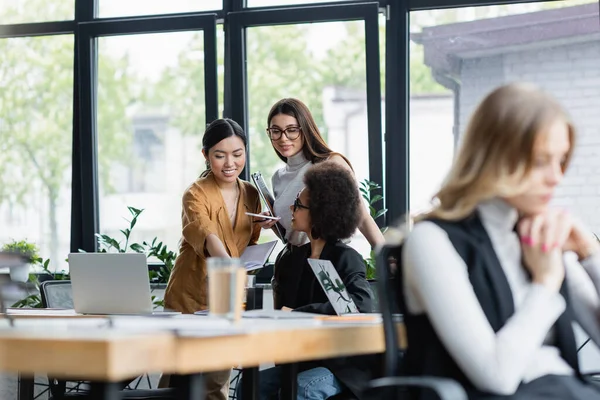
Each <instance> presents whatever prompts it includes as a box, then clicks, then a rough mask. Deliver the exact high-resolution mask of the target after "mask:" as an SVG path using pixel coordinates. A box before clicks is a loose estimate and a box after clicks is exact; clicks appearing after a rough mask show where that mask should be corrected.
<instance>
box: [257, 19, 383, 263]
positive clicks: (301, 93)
mask: <svg viewBox="0 0 600 400" xmlns="http://www.w3.org/2000/svg"><path fill="white" fill-rule="evenodd" d="M364 35H365V33H364V22H362V21H360V22H328V23H318V24H310V25H309V24H307V25H280V26H264V27H254V28H249V29H248V30H247V46H248V78H247V79H248V104H249V119H250V126H249V131H250V132H249V133H250V157H251V158H250V165H251V171H252V172H256V171H260V172H261V173H262V174H263V176H264V177H265V180H266V181H267V182H268V183H269V184H270V179H271V176H272V175H273V173H274V172H275V171H276V170H277V169H278V168H281V167H282V166H283V163H282V162H281V161H280V160H279V158H278V157H277V155H276V153H275V151H274V150H273V147H272V145H271V142H270V140H269V138H268V137H267V135H266V132H265V129H266V127H267V121H266V119H267V115H268V113H269V110H270V108H271V106H272V105H273V104H274V103H275V102H276V101H278V100H280V99H282V98H284V97H295V98H298V99H300V100H301V101H303V102H304V103H305V104H306V105H307V106H308V107H309V109H310V110H311V112H312V114H313V116H314V118H315V119H316V122H317V125H318V126H319V128H320V130H321V133H322V134H323V136H324V137H325V140H326V141H327V143H328V144H329V146H330V147H331V148H332V149H333V150H334V151H337V152H340V153H342V154H344V155H345V156H346V157H348V158H349V160H350V161H351V163H352V165H353V167H354V171H355V173H356V176H357V179H358V180H359V181H362V180H363V179H366V178H368V176H369V154H368V151H367V150H366V149H368V147H369V145H368V133H367V132H368V126H367V103H366V70H365V40H364ZM332 66H333V67H332ZM339 66H343V68H340V67H339ZM378 183H381V182H378ZM270 233H271V232H270V231H267V232H263V236H265V237H266V236H267V235H268V234H270ZM352 243H353V244H352V245H353V246H354V247H356V248H357V249H359V251H361V252H362V253H363V254H368V252H369V250H370V247H369V245H368V243H367V242H366V240H365V239H364V238H363V237H362V235H360V233H357V235H355V237H354V238H353V241H352Z"/></svg>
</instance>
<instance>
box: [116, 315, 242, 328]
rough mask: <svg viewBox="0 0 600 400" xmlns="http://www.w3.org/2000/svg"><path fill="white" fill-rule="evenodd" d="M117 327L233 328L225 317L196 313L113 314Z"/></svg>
mask: <svg viewBox="0 0 600 400" xmlns="http://www.w3.org/2000/svg"><path fill="white" fill-rule="evenodd" d="M110 320H111V321H112V326H113V327H115V328H122V329H131V330H138V329H141V330H144V331H150V330H154V331H172V330H177V331H179V330H204V331H210V330H219V331H220V330H228V329H233V327H232V324H231V322H229V321H228V320H226V319H224V318H212V317H198V316H194V315H185V314H182V315H181V316H173V317H171V318H154V317H152V316H147V317H145V316H111V317H110Z"/></svg>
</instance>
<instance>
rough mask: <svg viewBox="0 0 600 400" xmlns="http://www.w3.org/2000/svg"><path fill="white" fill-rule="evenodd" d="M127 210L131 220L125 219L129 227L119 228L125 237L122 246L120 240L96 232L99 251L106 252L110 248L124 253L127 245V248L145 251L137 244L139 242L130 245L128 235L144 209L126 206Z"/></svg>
mask: <svg viewBox="0 0 600 400" xmlns="http://www.w3.org/2000/svg"><path fill="white" fill-rule="evenodd" d="M127 210H129V213H130V214H131V220H126V221H127V222H129V228H125V229H121V230H120V231H121V233H122V234H123V236H124V237H125V244H124V245H123V246H121V241H118V240H117V239H115V238H113V237H111V236H109V235H104V234H100V233H96V238H97V239H98V247H99V249H98V250H99V252H100V253H107V252H109V251H111V250H115V251H117V252H118V253H125V252H126V251H127V248H128V247H129V250H133V251H134V252H136V253H144V252H145V248H144V246H142V245H141V244H139V243H132V244H131V245H130V244H129V237H130V236H131V231H133V228H134V227H135V224H136V223H137V220H138V218H139V216H140V214H141V213H142V212H143V211H144V209H139V208H135V207H127Z"/></svg>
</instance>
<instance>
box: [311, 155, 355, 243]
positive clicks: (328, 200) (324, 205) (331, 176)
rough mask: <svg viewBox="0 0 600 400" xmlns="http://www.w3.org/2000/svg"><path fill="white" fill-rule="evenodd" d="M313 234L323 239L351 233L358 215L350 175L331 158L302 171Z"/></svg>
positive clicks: (353, 180) (333, 239)
mask: <svg viewBox="0 0 600 400" xmlns="http://www.w3.org/2000/svg"><path fill="white" fill-rule="evenodd" d="M304 184H305V185H306V189H307V190H308V196H309V201H308V206H309V207H310V210H309V212H310V219H311V222H312V225H313V228H312V232H311V235H312V237H313V238H315V239H316V238H322V239H325V240H327V241H335V240H339V239H346V238H349V237H350V236H352V234H353V233H354V231H356V228H357V227H358V223H359V222H360V219H361V212H360V211H361V210H360V207H361V206H362V204H361V200H360V195H359V193H358V187H357V186H356V180H355V179H354V176H353V175H352V174H351V173H350V172H349V171H348V170H346V169H344V168H343V167H342V166H340V165H338V164H336V163H335V162H333V161H323V162H320V163H318V164H315V165H314V166H312V167H310V168H309V169H308V171H306V174H305V175H304Z"/></svg>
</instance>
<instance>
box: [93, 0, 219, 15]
mask: <svg viewBox="0 0 600 400" xmlns="http://www.w3.org/2000/svg"><path fill="white" fill-rule="evenodd" d="M99 1H100V7H99V8H100V9H99V10H98V16H99V17H100V18H109V17H125V16H132V15H156V14H172V13H180V12H194V11H212V10H220V9H222V8H223V1H222V0H200V1H199V0H169V1H165V0H127V1H122V0H99Z"/></svg>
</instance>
